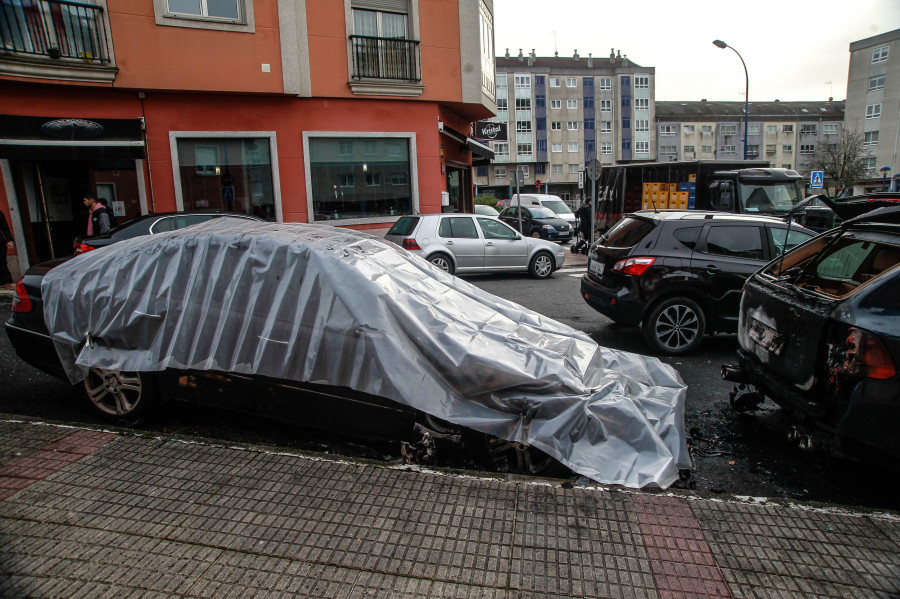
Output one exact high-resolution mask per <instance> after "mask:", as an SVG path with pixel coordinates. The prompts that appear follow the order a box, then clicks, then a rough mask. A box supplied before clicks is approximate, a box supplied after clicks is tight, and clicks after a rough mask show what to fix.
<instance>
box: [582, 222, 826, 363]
mask: <svg viewBox="0 0 900 599" xmlns="http://www.w3.org/2000/svg"><path fill="white" fill-rule="evenodd" d="M787 229H788V223H786V222H785V221H783V220H781V219H778V218H775V217H767V216H749V215H737V214H728V213H723V212H705V211H689V212H688V211H678V210H660V211H652V210H644V211H641V212H636V213H634V214H626V215H624V216H623V217H622V219H621V220H620V221H619V222H618V223H616V225H615V226H614V227H613V228H611V229H610V230H609V231H608V232H607V233H606V234H605V235H603V236H602V237H601V238H600V239H599V240H598V241H597V242H596V243H595V244H594V245H593V246H592V247H591V249H590V252H589V254H588V272H587V274H585V275H584V277H582V279H581V295H582V297H584V299H585V301H586V302H587V303H588V304H589V305H590V306H591V307H593V308H594V309H595V310H597V311H598V312H600V313H602V314H604V315H605V316H607V317H609V318H611V319H612V320H613V321H615V322H616V323H619V324H632V325H636V324H641V327H642V329H643V332H644V339H645V340H646V341H647V343H648V344H650V346H651V347H652V348H653V349H654V350H656V351H658V352H662V353H666V354H683V353H686V352H689V351H691V350H693V349H694V348H696V347H697V346H698V345H699V344H700V342H701V341H702V340H703V335H704V334H705V333H713V332H734V331H736V330H737V322H738V312H739V307H740V300H741V287H742V286H743V284H744V281H745V280H746V279H747V277H749V276H750V275H752V274H753V273H754V272H756V271H757V270H759V269H760V268H761V267H762V266H763V265H764V264H766V262H768V261H769V260H771V259H773V258H776V257H778V256H779V255H780V254H781V252H782V248H783V247H784V242H785V237H787ZM814 235H815V233H814V232H813V231H810V230H809V229H805V228H803V227H801V226H799V225H797V224H791V226H790V237H789V238H788V244H787V246H788V249H790V248H792V247H794V246H796V245H798V244H800V243H802V242H804V241H806V240H807V239H809V238H810V237H812V236H814Z"/></svg>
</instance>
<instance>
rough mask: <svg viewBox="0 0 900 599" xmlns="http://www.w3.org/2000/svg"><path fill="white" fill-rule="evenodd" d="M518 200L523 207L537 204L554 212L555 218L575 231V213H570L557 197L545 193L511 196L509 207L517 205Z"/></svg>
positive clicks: (570, 210) (576, 225) (576, 224)
mask: <svg viewBox="0 0 900 599" xmlns="http://www.w3.org/2000/svg"><path fill="white" fill-rule="evenodd" d="M519 198H521V201H522V205H523V206H528V205H529V204H537V205H539V206H543V207H545V208H549V209H550V210H552V211H553V212H555V213H556V214H557V216H559V217H560V218H561V219H563V220H564V221H566V222H567V223H569V225H571V226H572V228H576V229H577V227H578V222H577V220H576V219H575V213H574V212H572V209H571V208H569V207H568V206H567V205H566V203H565V202H563V201H562V200H561V199H560V197H559V196H553V195H549V194H546V193H523V194H513V196H512V199H511V200H510V201H509V205H510V206H515V205H517V202H518V201H519Z"/></svg>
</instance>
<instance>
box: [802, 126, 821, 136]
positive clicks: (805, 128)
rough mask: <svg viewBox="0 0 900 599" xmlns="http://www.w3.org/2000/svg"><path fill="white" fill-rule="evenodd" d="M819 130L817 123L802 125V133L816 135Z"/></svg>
mask: <svg viewBox="0 0 900 599" xmlns="http://www.w3.org/2000/svg"><path fill="white" fill-rule="evenodd" d="M818 132H819V127H818V126H817V125H815V124H811V125H810V124H802V125H800V135H815V134H817V133H818Z"/></svg>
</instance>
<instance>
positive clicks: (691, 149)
mask: <svg viewBox="0 0 900 599" xmlns="http://www.w3.org/2000/svg"><path fill="white" fill-rule="evenodd" d="M684 153H685V154H693V153H694V146H684Z"/></svg>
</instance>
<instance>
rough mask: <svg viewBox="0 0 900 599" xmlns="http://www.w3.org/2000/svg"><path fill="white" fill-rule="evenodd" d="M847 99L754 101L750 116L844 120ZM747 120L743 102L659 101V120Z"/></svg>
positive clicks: (799, 119)
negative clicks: (730, 118) (744, 118)
mask: <svg viewBox="0 0 900 599" xmlns="http://www.w3.org/2000/svg"><path fill="white" fill-rule="evenodd" d="M844 104H845V101H844V100H837V101H827V102H779V101H778V100H775V101H774V102H750V117H751V118H753V119H756V120H760V119H764V120H773V121H778V120H791V121H803V120H816V121H819V120H838V121H839V120H843V119H844ZM729 117H734V119H733V120H741V119H742V118H743V117H744V103H743V102H707V101H706V100H701V101H700V102H679V101H668V102H666V101H657V102H656V120H658V121H721V120H726V119H728V118H729Z"/></svg>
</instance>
